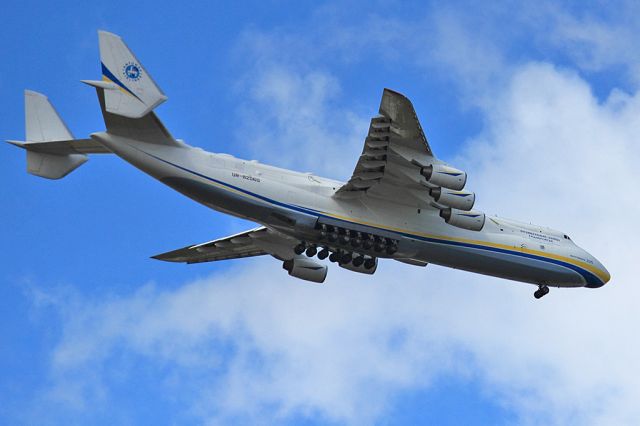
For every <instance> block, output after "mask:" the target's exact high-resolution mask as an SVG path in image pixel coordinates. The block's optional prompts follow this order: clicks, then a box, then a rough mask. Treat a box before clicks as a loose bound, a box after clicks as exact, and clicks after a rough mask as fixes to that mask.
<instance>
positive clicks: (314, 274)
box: [282, 257, 328, 283]
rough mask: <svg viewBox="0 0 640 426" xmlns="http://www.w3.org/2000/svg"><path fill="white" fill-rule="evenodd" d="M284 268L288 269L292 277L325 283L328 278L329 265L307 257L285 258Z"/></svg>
mask: <svg viewBox="0 0 640 426" xmlns="http://www.w3.org/2000/svg"><path fill="white" fill-rule="evenodd" d="M282 269H286V270H287V271H288V272H289V275H291V276H292V277H296V278H300V279H301V280H305V281H312V282H314V283H323V282H324V280H325V278H327V269H328V268H327V266H326V265H322V264H320V263H318V262H315V261H313V260H311V259H307V258H305V257H295V258H293V259H289V260H285V261H284V262H283V263H282Z"/></svg>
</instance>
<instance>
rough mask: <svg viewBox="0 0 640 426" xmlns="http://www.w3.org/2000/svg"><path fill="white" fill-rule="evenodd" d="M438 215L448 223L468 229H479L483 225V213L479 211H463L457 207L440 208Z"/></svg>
mask: <svg viewBox="0 0 640 426" xmlns="http://www.w3.org/2000/svg"><path fill="white" fill-rule="evenodd" d="M440 217H441V218H443V219H444V221H445V222H447V223H448V224H449V225H453V226H457V227H458V228H462V229H468V230H470V231H480V230H482V227H483V226H484V221H485V214H484V213H482V212H479V211H475V210H471V211H463V210H457V209H445V210H440Z"/></svg>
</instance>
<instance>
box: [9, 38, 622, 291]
mask: <svg viewBox="0 0 640 426" xmlns="http://www.w3.org/2000/svg"><path fill="white" fill-rule="evenodd" d="M99 42H100V43H99V44H100V58H101V62H102V80H99V81H89V80H84V81H83V82H84V83H86V84H88V85H89V86H92V87H94V88H95V90H96V92H97V95H98V99H99V101H100V107H101V110H102V115H103V117H104V122H105V125H106V130H105V131H103V132H97V133H93V134H91V137H90V138H89V139H74V137H73V136H72V134H71V132H69V130H68V128H67V127H66V125H65V124H64V123H63V122H62V120H61V119H60V117H59V116H58V114H57V113H56V111H55V110H54V108H53V107H52V105H51V104H50V103H49V101H48V99H47V98H46V97H45V96H43V95H41V94H39V93H36V92H32V91H25V112H26V141H9V142H10V143H12V144H14V145H17V146H19V147H21V148H24V149H25V150H26V153H27V169H28V172H29V173H31V174H34V175H37V176H41V177H45V178H49V179H59V178H62V177H64V176H66V175H67V174H68V173H70V172H71V171H73V170H74V169H76V168H77V167H79V166H80V165H82V164H83V163H84V162H86V161H87V158H88V157H87V154H100V153H113V154H116V155H117V156H119V157H121V158H122V159H124V160H125V161H127V162H129V163H131V164H132V165H134V166H135V167H137V168H138V169H140V170H142V171H143V172H145V173H147V174H149V175H151V176H153V177H154V178H156V179H158V180H159V181H161V182H162V183H164V184H166V185H168V186H170V187H171V188H173V189H175V190H176V191H178V192H180V193H182V194H184V195H186V196H188V197H190V198H192V199H193V200H195V201H197V202H199V203H201V204H204V205H205V206H207V207H210V208H212V209H215V210H218V211H221V212H224V213H228V214H230V215H233V216H237V217H240V218H243V219H249V220H252V221H254V222H256V223H258V224H260V226H259V227H257V228H255V229H251V230H249V231H246V232H242V233H239V234H236V235H232V236H229V237H224V238H219V239H215V240H213V241H209V242H206V243H202V244H196V245H190V246H187V247H184V248H181V249H178V250H174V251H170V252H167V253H164V254H160V255H157V256H154V258H155V259H160V260H165V261H170V262H186V263H200V262H212V261H217V260H224V259H235V258H240V257H250V256H261V255H267V254H269V255H271V256H273V257H275V258H276V259H278V260H279V261H281V262H282V265H283V267H284V269H286V270H287V271H288V273H289V274H290V275H292V276H294V277H297V278H301V279H303V280H308V281H312V282H318V283H321V282H323V281H324V280H325V277H326V275H327V265H326V262H321V261H324V260H325V259H327V258H328V260H329V261H330V262H333V263H336V264H337V265H338V266H340V267H342V268H345V269H348V270H351V271H354V272H359V273H364V274H373V273H374V272H375V271H376V268H377V266H378V261H379V259H393V260H397V261H400V262H404V263H408V264H411V265H416V266H426V265H427V264H428V263H435V264H438V265H444V266H448V267H452V268H457V269H463V270H466V271H471V272H476V273H480V274H486V275H492V276H495V277H501V278H507V279H510V280H515V281H521V282H526V283H531V284H535V285H537V286H538V289H537V291H536V292H535V296H536V298H540V297H542V296H544V295H545V294H547V293H548V292H549V286H557V287H591V288H594V287H601V286H602V285H604V284H605V283H606V282H608V281H609V278H610V276H609V273H608V272H607V270H606V269H605V268H604V266H602V264H600V262H598V261H597V260H596V259H595V258H594V257H593V256H591V255H590V254H589V253H587V252H586V251H585V250H583V249H581V248H580V247H578V246H577V245H576V244H574V243H573V242H572V241H571V239H570V238H569V237H568V236H567V235H565V234H563V233H562V232H557V231H554V230H551V229H549V228H544V227H540V226H534V225H529V224H524V223H520V222H515V221H511V220H506V219H501V218H494V217H487V216H486V215H485V214H484V213H482V212H480V211H477V210H473V207H474V203H475V198H476V197H475V194H474V193H473V192H470V191H468V190H466V189H465V184H466V181H467V175H466V173H465V172H463V171H461V170H458V169H456V168H454V167H451V166H449V165H447V164H446V163H444V162H443V161H441V160H439V159H437V158H436V156H435V155H434V154H433V152H432V151H431V148H430V147H429V144H428V142H427V139H426V137H425V134H424V132H423V130H422V127H421V126H420V123H419V121H418V118H417V116H416V113H415V111H414V108H413V106H412V104H411V102H410V101H409V99H407V98H406V97H405V96H403V95H401V94H399V93H397V92H394V91H392V90H389V89H385V90H384V91H383V94H382V101H381V103H380V108H379V115H376V116H375V117H373V118H372V119H371V124H370V126H369V132H368V133H367V136H366V138H365V142H364V148H363V150H362V154H361V156H360V158H358V160H357V163H356V166H355V170H354V172H353V175H352V177H351V179H349V181H348V182H346V183H345V182H338V181H335V180H331V179H326V178H322V177H318V176H315V175H313V174H309V173H298V172H294V171H290V170H284V169H280V168H276V167H272V166H267V165H263V164H260V163H257V162H255V161H245V160H241V159H237V158H234V157H233V156H230V155H226V154H213V153H208V152H205V151H203V150H202V149H199V148H193V147H191V146H189V145H187V144H185V143H184V142H182V141H181V140H179V139H175V138H174V137H173V136H172V135H171V134H170V133H169V131H167V129H166V128H165V127H164V125H163V124H162V122H161V121H160V120H159V119H158V117H157V116H156V114H155V113H154V112H153V110H154V109H155V108H156V107H157V106H158V105H160V104H161V103H162V102H164V101H165V100H166V99H167V97H166V96H165V95H164V94H163V93H162V91H161V90H160V88H159V87H158V86H157V85H156V83H155V82H154V81H153V79H152V78H151V76H150V75H149V73H148V72H147V70H146V69H145V68H144V67H143V66H142V65H141V63H140V61H139V60H138V59H137V58H136V57H135V56H134V54H133V53H132V52H131V51H130V50H129V48H128V47H127V46H126V44H125V43H124V42H123V40H122V39H121V38H120V37H118V36H117V35H114V34H111V33H108V32H104V31H100V32H99ZM314 257H315V258H317V259H318V260H320V261H317V260H315V259H313V258H314Z"/></svg>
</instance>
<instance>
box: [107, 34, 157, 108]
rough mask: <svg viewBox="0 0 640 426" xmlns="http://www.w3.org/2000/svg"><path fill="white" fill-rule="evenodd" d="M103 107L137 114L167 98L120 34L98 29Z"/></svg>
mask: <svg viewBox="0 0 640 426" xmlns="http://www.w3.org/2000/svg"><path fill="white" fill-rule="evenodd" d="M98 38H99V39H100V61H101V62H102V80H103V81H105V82H107V83H111V89H106V88H105V91H104V92H105V107H106V110H107V111H108V112H110V113H113V114H117V115H122V116H125V117H129V118H140V117H142V116H144V115H146V114H148V113H149V112H150V111H151V110H153V109H154V108H155V107H157V106H158V105H160V104H161V103H163V102H164V101H166V100H167V97H166V96H165V95H164V93H162V90H160V88H159V87H158V86H157V85H156V83H155V82H154V81H153V79H152V78H151V75H149V73H148V72H147V70H146V69H145V68H144V67H143V66H142V64H141V63H140V61H139V60H138V59H137V58H136V57H135V55H134V54H133V52H131V50H130V49H129V48H128V47H127V45H126V44H125V42H124V41H123V40H122V38H120V37H119V36H117V35H115V34H112V33H109V32H106V31H98Z"/></svg>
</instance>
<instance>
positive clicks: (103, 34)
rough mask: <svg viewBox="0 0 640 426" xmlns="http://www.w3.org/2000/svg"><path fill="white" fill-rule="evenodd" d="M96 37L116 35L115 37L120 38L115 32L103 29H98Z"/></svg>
mask: <svg viewBox="0 0 640 426" xmlns="http://www.w3.org/2000/svg"><path fill="white" fill-rule="evenodd" d="M98 37H117V38H122V37H120V36H119V35H118V34H116V33H112V32H109V31H105V30H98Z"/></svg>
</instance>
